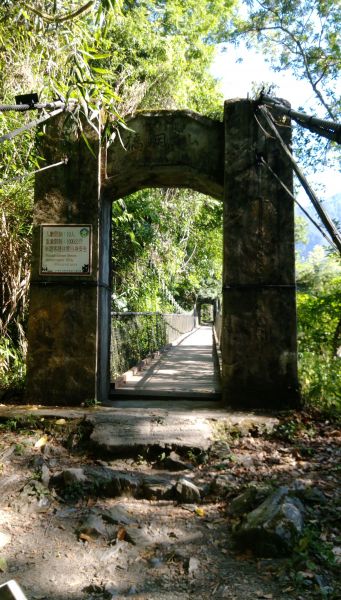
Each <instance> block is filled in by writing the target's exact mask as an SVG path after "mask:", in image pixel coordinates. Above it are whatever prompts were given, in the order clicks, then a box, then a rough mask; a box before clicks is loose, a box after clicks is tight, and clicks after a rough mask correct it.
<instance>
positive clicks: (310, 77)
mask: <svg viewBox="0 0 341 600" xmlns="http://www.w3.org/2000/svg"><path fill="white" fill-rule="evenodd" d="M245 3H246V5H247V7H248V10H249V13H248V17H247V19H237V20H236V21H235V23H236V30H235V33H234V37H235V39H238V38H243V39H246V41H247V44H248V45H249V46H250V45H255V44H257V45H259V46H260V47H261V48H262V49H263V50H264V53H265V56H266V57H268V59H269V61H270V63H271V64H272V66H273V68H274V69H275V70H276V71H285V70H287V69H288V68H290V69H291V71H292V72H293V74H294V75H295V76H296V77H297V79H304V80H306V81H307V82H308V83H309V84H310V86H311V88H312V91H313V93H314V95H315V98H316V100H317V102H318V104H319V105H320V106H322V107H323V109H324V112H325V116H326V117H327V116H328V118H330V119H332V120H335V119H336V117H337V115H338V113H339V110H340V98H339V97H338V95H337V90H336V88H337V82H338V77H339V71H340V67H341V55H340V46H339V26H340V11H339V7H338V4H337V2H334V0H246V2H245ZM269 50H270V52H269Z"/></svg>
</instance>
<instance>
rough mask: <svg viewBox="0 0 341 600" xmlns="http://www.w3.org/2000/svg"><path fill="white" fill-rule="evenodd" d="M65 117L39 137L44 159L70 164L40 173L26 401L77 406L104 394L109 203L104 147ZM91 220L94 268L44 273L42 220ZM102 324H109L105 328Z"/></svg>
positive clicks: (63, 222) (85, 222)
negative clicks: (104, 194)
mask: <svg viewBox="0 0 341 600" xmlns="http://www.w3.org/2000/svg"><path fill="white" fill-rule="evenodd" d="M84 130H85V133H86V136H87V139H88V143H89V144H90V146H91V148H92V152H90V150H89V148H88V147H87V145H86V143H85V142H84V139H83V138H82V136H81V135H80V131H79V130H78V129H77V128H76V127H75V125H74V124H73V125H72V122H71V120H70V119H67V118H66V117H65V115H64V114H63V115H62V116H60V117H58V118H57V119H53V120H51V121H50V122H49V124H48V126H47V129H46V134H45V135H44V136H42V137H41V138H40V153H41V156H43V157H44V158H45V163H44V164H46V165H49V164H53V163H55V162H58V161H60V160H61V159H62V158H63V157H67V159H68V162H67V165H64V166H60V167H56V168H54V169H51V170H48V171H45V172H42V173H40V174H38V175H37V177H36V186H35V204H34V226H33V256H32V269H31V288H30V312H29V324H28V362H27V370H28V372H27V387H26V399H27V401H28V402H34V403H41V404H57V405H79V404H80V403H82V402H93V401H95V400H97V401H99V400H102V399H104V398H107V393H108V389H107V388H108V384H109V376H108V369H109V364H108V357H109V351H108V349H109V327H108V318H109V314H110V304H109V302H110V289H109V283H110V277H109V247H110V242H109V240H110V205H108V206H103V207H102V206H101V197H100V190H101V169H102V166H101V147H100V140H99V136H98V135H97V134H96V132H95V131H94V130H93V129H92V128H90V127H88V128H86V126H85V129H84ZM42 224H51V225H52V224H54V225H70V224H72V225H79V224H80V225H90V226H91V229H92V242H91V254H92V260H91V270H90V271H89V273H87V274H76V275H68V274H65V273H63V274H59V275H58V274H51V273H48V274H47V273H44V272H42V258H41V225H42ZM104 325H105V327H104Z"/></svg>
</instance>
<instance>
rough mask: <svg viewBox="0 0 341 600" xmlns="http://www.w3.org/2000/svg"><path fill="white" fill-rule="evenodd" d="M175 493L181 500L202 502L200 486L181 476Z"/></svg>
mask: <svg viewBox="0 0 341 600" xmlns="http://www.w3.org/2000/svg"><path fill="white" fill-rule="evenodd" d="M175 495H176V498H177V499H178V500H179V502H185V503H186V502H188V503H191V502H200V500H201V494H200V490H199V488H198V487H197V486H196V485H194V483H192V482H191V481H188V479H184V478H181V479H179V481H178V482H177V483H176V485H175Z"/></svg>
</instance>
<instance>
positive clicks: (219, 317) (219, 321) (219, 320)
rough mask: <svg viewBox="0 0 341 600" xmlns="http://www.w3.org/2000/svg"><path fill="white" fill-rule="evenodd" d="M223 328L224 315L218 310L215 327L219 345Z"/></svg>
mask: <svg viewBox="0 0 341 600" xmlns="http://www.w3.org/2000/svg"><path fill="white" fill-rule="evenodd" d="M221 326H222V314H221V312H220V310H218V311H217V312H216V314H215V317H214V322H213V327H214V331H215V334H216V338H217V341H218V343H219V344H220V340H221Z"/></svg>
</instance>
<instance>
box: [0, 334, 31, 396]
mask: <svg viewBox="0 0 341 600" xmlns="http://www.w3.org/2000/svg"><path fill="white" fill-rule="evenodd" d="M25 373H26V365H25V356H24V353H23V351H22V349H21V348H20V346H19V347H18V346H16V345H15V344H14V343H13V342H12V340H11V339H10V338H9V337H2V338H0V390H1V389H3V390H6V389H8V388H19V389H21V388H22V387H23V385H24V381H25Z"/></svg>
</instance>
